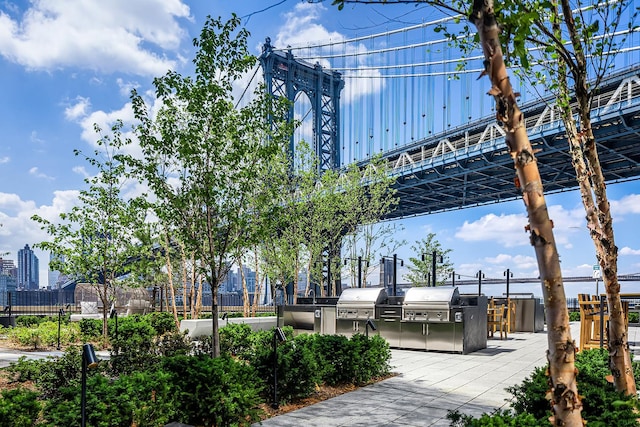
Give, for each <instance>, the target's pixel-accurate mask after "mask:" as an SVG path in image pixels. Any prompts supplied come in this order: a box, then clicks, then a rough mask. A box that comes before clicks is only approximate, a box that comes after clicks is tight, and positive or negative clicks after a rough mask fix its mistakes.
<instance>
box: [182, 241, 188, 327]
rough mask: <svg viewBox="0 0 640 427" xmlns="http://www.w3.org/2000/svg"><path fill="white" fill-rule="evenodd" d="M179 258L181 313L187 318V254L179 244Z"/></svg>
mask: <svg viewBox="0 0 640 427" xmlns="http://www.w3.org/2000/svg"><path fill="white" fill-rule="evenodd" d="M180 258H181V259H182V313H183V317H184V318H185V319H186V318H187V285H188V284H189V282H188V281H187V265H188V264H187V254H186V253H185V252H184V245H182V244H181V245H180Z"/></svg>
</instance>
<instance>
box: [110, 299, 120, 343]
mask: <svg viewBox="0 0 640 427" xmlns="http://www.w3.org/2000/svg"><path fill="white" fill-rule="evenodd" d="M109 318H110V319H114V318H115V320H116V335H115V337H116V341H118V310H116V306H115V304H111V310H109Z"/></svg>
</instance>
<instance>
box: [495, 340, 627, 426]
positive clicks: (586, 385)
mask: <svg viewBox="0 0 640 427" xmlns="http://www.w3.org/2000/svg"><path fill="white" fill-rule="evenodd" d="M608 360H609V355H608V352H607V350H606V349H593V350H584V351H581V352H579V353H578V354H577V355H576V362H575V364H576V368H577V369H578V376H577V381H578V391H579V392H580V395H581V396H583V399H582V403H583V409H582V416H583V418H584V419H585V420H587V421H588V425H590V426H610V425H615V426H620V427H623V426H636V425H638V424H637V423H636V416H635V415H634V413H633V411H632V408H631V406H632V405H631V399H632V397H629V396H624V395H622V394H621V393H618V392H616V391H615V389H614V387H613V385H612V384H609V383H608V382H607V381H606V379H605V377H606V376H607V375H610V374H611V372H610V370H609V365H608V363H609V361H608ZM545 372H546V369H543V368H536V369H535V370H534V372H533V373H532V374H531V376H530V377H528V378H527V379H525V380H524V381H523V382H522V384H520V385H515V386H512V387H508V388H507V391H509V392H510V393H511V394H513V396H514V401H513V402H512V404H511V406H512V407H513V408H514V410H515V411H516V413H517V414H521V413H530V414H531V415H533V416H534V417H535V418H536V419H537V420H539V422H541V423H542V422H546V421H545V420H546V419H547V418H548V417H549V416H550V415H551V413H550V410H549V402H548V401H547V400H546V398H545V394H546V392H547V390H548V388H549V386H548V383H547V381H548V378H547V376H546V373H545ZM637 372H638V367H637V363H635V362H634V375H635V377H636V381H638V379H639V378H638V375H637Z"/></svg>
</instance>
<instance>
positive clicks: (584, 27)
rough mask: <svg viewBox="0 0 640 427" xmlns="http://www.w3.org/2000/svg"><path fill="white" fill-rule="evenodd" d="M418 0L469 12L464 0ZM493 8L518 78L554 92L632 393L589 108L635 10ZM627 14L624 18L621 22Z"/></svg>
mask: <svg viewBox="0 0 640 427" xmlns="http://www.w3.org/2000/svg"><path fill="white" fill-rule="evenodd" d="M348 2H353V3H360V2H362V3H369V4H375V3H387V1H386V0H380V1H376V0H372V1H358V0H353V1H350V0H334V2H333V4H338V7H339V8H342V7H343V6H344V3H348ZM400 2H402V1H400ZM419 2H420V1H416V3H419ZM423 2H426V3H429V4H432V5H434V6H436V7H439V8H441V9H444V10H449V11H453V12H455V13H462V14H463V15H467V16H468V15H469V13H468V12H469V11H468V2H467V1H455V2H443V1H432V0H426V1H423ZM388 3H392V1H389V2H388ZM496 9H497V10H496V14H497V15H498V17H497V19H498V22H499V23H500V25H501V27H502V29H503V31H502V34H501V42H502V44H503V45H504V46H507V52H509V57H508V60H509V61H511V65H514V66H519V67H521V69H522V76H523V77H526V76H529V77H530V78H534V79H535V80H536V82H537V84H539V85H545V86H546V89H549V90H550V91H552V93H555V94H557V99H556V103H557V107H558V109H559V113H560V115H561V117H562V120H563V122H564V125H565V130H566V136H567V140H568V142H569V148H570V150H569V151H570V154H571V158H572V164H573V166H574V169H575V171H576V178H577V181H578V185H579V188H580V194H581V197H582V202H583V206H584V208H585V212H586V218H587V228H588V230H589V232H590V235H591V238H592V240H593V242H594V246H595V250H596V258H597V260H598V263H599V265H600V268H601V270H602V272H603V281H604V284H605V289H606V293H607V303H608V308H609V316H610V322H609V328H608V333H609V339H608V340H607V346H608V349H609V354H610V358H611V363H610V366H611V368H612V374H613V378H614V382H615V385H616V389H617V390H618V391H622V392H625V393H627V394H629V395H635V393H636V385H635V381H634V378H633V375H632V369H631V365H630V363H631V358H630V352H629V348H628V347H629V346H628V334H627V329H626V323H625V321H624V313H623V308H622V302H621V300H620V283H619V282H618V278H617V271H618V267H617V256H618V253H617V247H616V246H615V239H614V231H613V222H612V219H611V213H610V208H609V201H608V198H607V192H606V185H605V180H604V176H603V174H602V168H601V166H600V161H599V158H598V151H597V145H596V139H595V136H594V133H593V128H592V124H591V105H592V101H593V99H594V97H595V96H596V95H597V93H598V89H599V85H600V82H601V81H602V79H603V78H604V77H605V76H606V75H607V74H608V73H609V72H610V70H611V66H612V64H614V61H615V57H616V53H617V47H618V46H619V45H621V44H622V43H623V42H624V40H625V37H626V34H629V33H630V32H631V31H632V29H633V27H634V22H635V19H636V17H637V14H638V9H637V8H636V9H634V8H633V7H632V5H631V4H630V2H627V1H620V2H595V3H594V2H586V3H585V2H583V1H581V0H578V1H575V2H570V1H569V0H553V1H547V2H536V1H524V2H523V1H515V0H505V1H502V2H500V3H499V4H498V7H497V8H496ZM625 13H626V14H627V15H628V18H629V19H628V20H625V19H622V18H623V17H625ZM550 24H551V25H550ZM625 26H626V28H624V27H625ZM441 29H443V28H441ZM462 32H463V33H468V32H469V29H468V28H464V29H463V30H462ZM449 34H450V35H453V34H451V33H449ZM453 39H455V40H454V43H458V44H459V45H461V46H462V47H469V46H471V44H470V43H471V42H469V41H468V39H467V41H465V39H462V38H458V37H454V38H452V40H453ZM529 45H534V46H535V47H536V49H534V50H531V49H527V47H528V46H529ZM534 66H536V67H544V68H546V73H543V72H535V71H533V68H534ZM574 99H575V103H574V102H573V100H574ZM576 113H577V114H576ZM576 116H577V117H578V120H576Z"/></svg>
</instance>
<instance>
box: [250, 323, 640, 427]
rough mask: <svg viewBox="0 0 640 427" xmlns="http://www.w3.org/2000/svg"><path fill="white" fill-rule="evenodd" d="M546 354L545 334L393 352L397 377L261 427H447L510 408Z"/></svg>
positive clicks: (639, 330)
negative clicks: (464, 417)
mask: <svg viewBox="0 0 640 427" xmlns="http://www.w3.org/2000/svg"><path fill="white" fill-rule="evenodd" d="M571 329H572V336H573V337H575V338H574V339H577V338H578V337H579V336H580V333H579V332H580V323H578V322H574V323H572V325H571ZM629 335H630V340H629V341H630V345H631V347H632V349H633V350H635V351H636V352H637V351H638V350H640V349H639V348H638V347H636V342H637V340H639V339H640V327H630V328H629ZM639 344H640V343H639ZM546 350H547V334H546V332H540V333H535V334H534V333H513V334H509V338H508V339H507V340H499V339H489V341H488V347H487V348H486V349H484V350H480V351H477V352H474V353H471V354H467V355H461V354H448V353H431V352H423V351H411V350H392V351H391V354H392V361H391V365H392V366H393V372H396V373H397V374H398V375H397V376H396V377H393V378H390V379H388V380H385V381H381V382H379V383H376V384H373V385H370V386H367V387H363V388H361V389H358V390H356V391H353V392H351V393H347V394H344V395H342V396H338V397H335V398H332V399H329V400H326V401H324V402H320V403H317V404H315V405H312V406H308V407H306V408H302V409H299V410H297V411H294V412H290V413H287V414H283V415H280V416H277V417H273V418H271V419H269V420H266V421H263V422H262V423H261V425H263V426H267V427H269V426H279V427H286V426H304V427H313V426H318V427H320V426H367V427H391V426H414V427H423V426H449V421H448V420H447V419H446V415H447V413H448V411H449V410H455V409H457V410H459V411H460V412H462V413H465V414H468V415H474V416H478V415H481V414H482V413H484V412H491V411H493V410H494V409H496V408H501V407H505V408H507V407H509V403H508V402H507V400H508V399H509V398H510V395H509V394H508V393H507V392H506V391H505V388H506V387H508V386H511V385H515V384H519V383H520V382H522V380H524V379H525V378H526V377H528V376H529V375H530V374H531V373H532V372H533V370H534V368H535V367H538V366H544V365H545V364H546ZM255 425H256V426H257V425H260V424H255Z"/></svg>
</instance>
